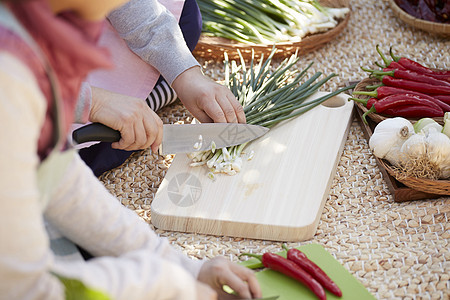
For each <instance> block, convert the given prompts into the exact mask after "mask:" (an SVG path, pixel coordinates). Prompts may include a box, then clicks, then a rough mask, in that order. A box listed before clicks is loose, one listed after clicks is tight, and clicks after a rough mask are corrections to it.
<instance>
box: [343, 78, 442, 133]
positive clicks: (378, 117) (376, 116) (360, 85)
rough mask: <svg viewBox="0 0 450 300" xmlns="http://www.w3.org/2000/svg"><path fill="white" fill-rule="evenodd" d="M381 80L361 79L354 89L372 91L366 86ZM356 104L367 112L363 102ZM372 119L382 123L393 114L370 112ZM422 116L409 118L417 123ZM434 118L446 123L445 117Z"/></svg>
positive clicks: (367, 97) (378, 82) (364, 96)
mask: <svg viewBox="0 0 450 300" xmlns="http://www.w3.org/2000/svg"><path fill="white" fill-rule="evenodd" d="M380 83H381V82H380V81H379V80H378V79H376V78H365V79H363V80H361V81H360V82H359V83H358V84H357V85H356V87H355V89H354V90H353V91H372V90H369V89H367V88H366V86H370V85H378V84H380ZM352 97H353V98H357V99H369V98H370V97H369V96H367V95H353V96H352ZM356 105H357V106H358V108H359V109H361V110H362V111H363V113H365V112H367V111H368V109H367V108H366V107H365V106H364V105H363V104H361V103H359V102H357V103H356ZM367 116H368V117H369V118H370V119H372V120H373V121H374V122H375V123H380V122H381V121H383V120H385V119H387V118H392V116H389V115H383V114H378V113H370V114H368V115H367ZM419 119H420V118H408V120H410V121H411V122H412V123H415V122H416V121H417V120H419ZM432 119H434V120H435V121H436V122H438V123H439V124H441V125H443V124H444V118H443V117H434V118H432Z"/></svg>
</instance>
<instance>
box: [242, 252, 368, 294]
mask: <svg viewBox="0 0 450 300" xmlns="http://www.w3.org/2000/svg"><path fill="white" fill-rule="evenodd" d="M298 249H299V250H300V251H302V252H303V253H305V254H306V256H307V257H308V258H309V259H310V260H312V261H313V262H314V263H315V264H316V265H318V266H319V267H320V268H321V269H322V270H323V271H324V272H325V273H326V274H327V275H328V276H329V277H330V278H331V279H332V280H333V281H334V282H335V283H336V284H337V286H338V287H339V288H340V289H341V291H342V297H337V296H335V295H333V294H332V293H330V292H329V291H327V290H325V291H326V293H327V299H339V300H362V299H364V300H375V297H374V296H373V295H371V294H370V293H369V291H368V290H367V289H366V288H365V287H364V286H363V285H362V283H361V282H359V281H358V280H357V279H356V278H355V277H353V276H352V274H350V272H349V271H347V270H346V269H345V268H344V267H343V266H342V265H341V264H340V263H339V262H338V261H337V260H336V259H335V258H334V257H333V256H332V255H331V254H330V253H328V252H327V251H326V250H325V249H324V248H323V247H322V246H321V245H319V244H308V245H303V246H300V247H298ZM279 254H280V255H282V256H284V257H286V252H282V253H279ZM241 264H242V265H244V266H247V267H250V268H262V265H261V264H260V263H259V261H258V260H256V259H249V260H247V261H245V262H242V263H241ZM256 278H257V279H258V282H259V284H260V286H261V290H262V293H263V296H264V297H270V296H279V298H278V299H277V300H292V299H302V300H308V299H311V300H315V299H317V296H316V295H314V294H313V292H311V291H310V290H309V289H308V288H307V287H306V286H304V285H303V284H301V283H299V282H297V281H295V280H294V279H292V278H289V277H287V276H285V275H283V274H281V273H278V272H276V271H272V270H269V269H264V270H263V271H260V272H257V273H256Z"/></svg>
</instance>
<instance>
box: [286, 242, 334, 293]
mask: <svg viewBox="0 0 450 300" xmlns="http://www.w3.org/2000/svg"><path fill="white" fill-rule="evenodd" d="M283 248H284V249H286V251H287V259H289V260H291V261H293V262H295V263H296V264H297V265H298V266H300V267H301V268H302V269H304V270H305V271H306V272H308V273H309V274H311V276H312V277H314V279H316V280H317V281H318V282H319V283H320V284H321V285H322V286H323V287H324V288H326V289H327V290H329V291H330V292H331V293H333V294H334V295H336V296H338V297H342V291H341V289H340V288H339V287H338V286H337V284H336V283H335V282H334V281H333V280H332V279H331V278H330V277H329V276H328V275H327V274H326V273H325V272H324V271H323V270H322V269H321V268H320V267H319V266H318V265H316V264H315V263H314V262H313V261H311V260H310V259H309V258H308V257H307V256H306V255H305V253H303V252H301V251H300V250H298V249H295V248H292V249H288V248H287V247H286V245H283Z"/></svg>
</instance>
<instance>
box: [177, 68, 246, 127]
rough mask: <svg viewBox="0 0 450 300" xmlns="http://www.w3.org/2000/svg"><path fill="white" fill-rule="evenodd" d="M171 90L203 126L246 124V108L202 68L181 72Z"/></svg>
mask: <svg viewBox="0 0 450 300" xmlns="http://www.w3.org/2000/svg"><path fill="white" fill-rule="evenodd" d="M172 87H173V89H174V90H175V92H176V93H177V95H178V98H180V100H181V102H183V104H184V106H185V107H186V108H187V109H188V110H189V111H190V112H191V114H192V115H193V116H194V117H195V118H197V119H198V120H199V121H200V122H202V123H207V122H215V123H245V114H244V109H243V108H242V106H241V104H240V103H239V102H238V101H237V100H236V97H234V95H233V93H232V92H231V91H230V90H229V89H228V88H227V87H226V86H224V85H221V84H218V83H216V82H214V81H213V80H211V79H209V78H208V77H206V76H205V75H203V73H202V71H201V69H200V68H199V67H193V68H191V69H188V70H186V71H184V72H183V73H181V74H180V75H179V76H178V77H177V78H176V79H175V81H174V82H173V84H172Z"/></svg>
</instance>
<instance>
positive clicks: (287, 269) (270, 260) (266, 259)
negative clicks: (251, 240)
mask: <svg viewBox="0 0 450 300" xmlns="http://www.w3.org/2000/svg"><path fill="white" fill-rule="evenodd" d="M241 255H246V256H251V257H256V258H257V259H259V260H261V262H262V264H263V265H264V267H266V268H269V269H272V270H274V271H277V272H280V273H282V274H284V275H286V276H289V277H291V278H293V279H295V280H297V281H299V282H301V283H303V284H304V285H306V286H307V287H308V288H309V289H310V290H311V291H312V292H313V293H314V294H315V295H316V296H317V297H318V298H319V299H321V300H325V299H326V298H327V296H326V294H325V290H324V289H323V287H322V286H321V285H320V283H319V282H317V280H315V279H314V278H313V277H312V276H311V275H310V274H308V273H307V272H306V271H305V270H303V269H302V268H300V267H299V266H298V265H297V264H296V263H294V262H293V261H290V260H288V259H287V258H284V257H282V256H280V255H278V254H275V253H269V252H266V253H264V254H263V255H257V254H252V253H243V254H241Z"/></svg>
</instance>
